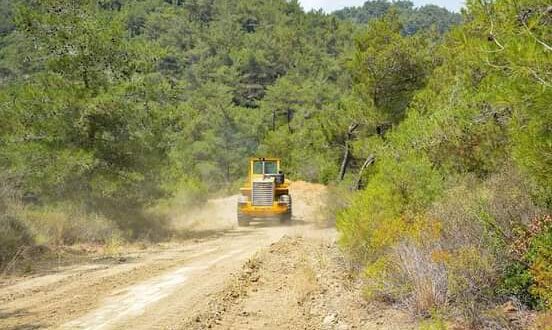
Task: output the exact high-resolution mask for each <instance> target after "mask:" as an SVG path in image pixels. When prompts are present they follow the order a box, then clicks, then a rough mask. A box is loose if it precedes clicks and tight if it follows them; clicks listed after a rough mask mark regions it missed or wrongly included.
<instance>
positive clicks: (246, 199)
mask: <svg viewBox="0 0 552 330" xmlns="http://www.w3.org/2000/svg"><path fill="white" fill-rule="evenodd" d="M247 202H249V196H245V195H240V197H238V204H247Z"/></svg>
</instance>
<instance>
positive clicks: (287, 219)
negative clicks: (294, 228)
mask: <svg viewBox="0 0 552 330" xmlns="http://www.w3.org/2000/svg"><path fill="white" fill-rule="evenodd" d="M280 223H281V224H282V225H286V226H290V225H291V212H289V213H286V214H283V215H281V216H280Z"/></svg>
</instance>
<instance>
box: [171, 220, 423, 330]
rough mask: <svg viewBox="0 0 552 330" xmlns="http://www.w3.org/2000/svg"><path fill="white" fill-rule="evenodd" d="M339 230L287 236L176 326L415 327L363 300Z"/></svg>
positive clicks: (398, 314) (397, 314) (404, 317)
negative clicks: (339, 243)
mask: <svg viewBox="0 0 552 330" xmlns="http://www.w3.org/2000/svg"><path fill="white" fill-rule="evenodd" d="M345 269H346V267H345V265H344V261H343V260H342V258H341V254H340V252H339V251H338V249H337V247H336V245H335V231H334V230H331V229H330V230H317V231H310V232H309V233H306V234H301V235H296V236H284V237H283V238H282V239H281V240H280V241H278V242H276V243H273V244H272V245H271V246H270V247H269V248H267V249H264V250H262V251H261V252H259V253H258V254H257V255H255V257H253V258H252V259H250V260H249V261H248V262H247V263H245V265H244V266H243V269H242V270H241V272H240V273H238V274H236V275H234V276H233V278H232V279H231V280H229V281H228V283H227V286H226V287H225V288H224V289H223V290H222V291H220V292H218V293H217V294H215V295H213V296H212V297H211V299H210V300H209V301H207V302H204V306H203V307H202V309H201V311H200V312H199V313H196V314H192V315H190V316H189V317H188V318H187V320H186V321H185V322H184V323H183V324H181V325H179V326H177V327H175V329H197V330H203V329H236V330H237V329H244V330H245V329H313V330H314V329H327V330H330V329H332V330H333V329H336V330H345V329H414V328H415V322H413V320H412V319H410V318H409V317H408V315H407V314H406V313H402V312H400V311H397V310H393V309H390V308H388V307H382V306H379V307H376V306H371V305H369V304H367V303H366V302H365V301H364V300H363V299H362V294H361V289H360V282H359V281H358V280H355V279H354V278H353V277H352V276H351V274H350V273H348V272H347V271H346V270H345Z"/></svg>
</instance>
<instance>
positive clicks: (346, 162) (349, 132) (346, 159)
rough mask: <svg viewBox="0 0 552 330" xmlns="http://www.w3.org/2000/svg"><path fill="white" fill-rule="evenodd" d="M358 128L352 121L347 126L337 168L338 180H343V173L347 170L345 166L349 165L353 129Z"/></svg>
mask: <svg viewBox="0 0 552 330" xmlns="http://www.w3.org/2000/svg"><path fill="white" fill-rule="evenodd" d="M357 128H358V124H357V123H352V124H351V125H350V126H349V129H348V130H347V138H346V140H345V153H344V154H343V161H342V162H341V169H340V170H339V177H338V180H339V181H343V179H344V178H345V174H346V172H347V166H349V162H350V160H351V143H350V142H351V139H352V137H353V134H354V133H355V130H356V129H357Z"/></svg>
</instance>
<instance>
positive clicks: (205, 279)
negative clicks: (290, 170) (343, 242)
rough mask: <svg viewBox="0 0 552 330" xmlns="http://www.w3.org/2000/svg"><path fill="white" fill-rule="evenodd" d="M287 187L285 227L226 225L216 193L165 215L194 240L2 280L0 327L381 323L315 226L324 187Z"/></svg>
mask: <svg viewBox="0 0 552 330" xmlns="http://www.w3.org/2000/svg"><path fill="white" fill-rule="evenodd" d="M293 193H294V195H295V205H294V207H295V215H296V219H295V220H296V221H295V225H293V226H290V227H282V226H279V225H276V224H275V225H274V226H271V225H266V224H259V225H253V226H252V227H250V228H245V229H243V228H236V227H235V226H234V222H235V219H234V215H235V208H234V207H235V206H234V205H235V198H226V199H219V200H214V201H211V202H210V205H209V206H208V207H207V209H206V210H204V211H201V212H198V213H197V214H195V215H194V221H189V218H190V215H186V216H185V217H184V216H183V217H184V218H179V217H178V216H177V217H175V219H176V220H175V221H176V225H177V227H178V226H181V227H182V228H184V229H185V227H186V226H192V227H193V228H192V227H190V230H191V231H193V230H198V231H199V232H201V233H210V235H200V236H205V237H203V238H202V239H196V240H189V241H186V242H184V243H182V242H178V243H171V244H165V245H162V246H157V247H152V248H148V249H145V250H137V251H134V252H129V253H123V254H121V255H119V256H118V257H117V258H107V259H105V260H102V259H100V260H95V261H94V262H89V263H84V264H78V265H73V266H68V267H60V268H57V269H55V270H54V271H51V272H49V273H46V274H42V275H36V276H32V277H29V278H15V279H10V280H3V281H2V282H0V329H9V330H15V329H18V330H19V329H43V328H48V329H90V330H92V329H135V330H138V329H195V328H197V329H207V328H221V329H321V328H327V329H350V328H351V329H352V328H370V327H369V324H376V325H377V324H380V325H381V324H382V323H378V322H379V321H378V320H379V318H378V317H381V318H382V319H385V318H386V316H385V315H384V314H382V313H379V314H377V315H376V316H374V315H372V314H370V313H369V312H368V308H366V306H364V305H363V304H364V303H363V302H362V299H360V298H359V295H358V294H357V293H358V292H360V291H359V290H358V289H357V288H354V285H352V284H351V283H352V282H347V281H346V279H344V278H343V277H344V276H346V275H345V273H343V272H342V271H341V269H343V268H345V267H342V265H338V264H336V263H339V258H334V256H335V255H333V254H332V253H334V254H335V251H337V249H335V236H336V233H335V230H334V229H331V228H330V229H327V228H326V229H324V228H321V226H319V225H317V224H320V223H321V222H322V223H323V220H324V216H323V213H322V212H321V203H323V202H324V198H325V197H324V194H325V191H324V188H323V187H321V186H316V185H309V184H304V183H298V184H296V185H295V186H294V191H293ZM332 251H333V252H332ZM347 283H348V284H347ZM347 286H350V287H347ZM309 297H310V298H309ZM378 315H379V316H378ZM374 317H375V319H374ZM374 322H375V323H374ZM376 328H378V327H375V328H374V329H376ZM390 328H393V327H390Z"/></svg>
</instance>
